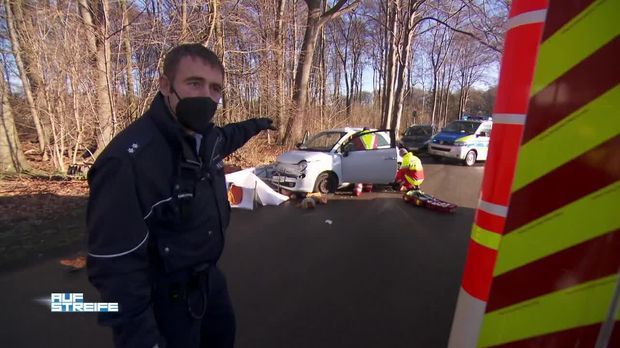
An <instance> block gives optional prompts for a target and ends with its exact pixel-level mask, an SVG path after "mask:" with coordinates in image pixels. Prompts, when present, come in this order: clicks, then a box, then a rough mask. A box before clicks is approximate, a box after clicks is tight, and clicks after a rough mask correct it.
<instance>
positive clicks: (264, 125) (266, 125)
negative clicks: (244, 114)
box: [256, 117, 278, 130]
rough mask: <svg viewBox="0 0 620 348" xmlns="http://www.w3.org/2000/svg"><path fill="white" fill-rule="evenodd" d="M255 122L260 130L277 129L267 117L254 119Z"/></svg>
mask: <svg viewBox="0 0 620 348" xmlns="http://www.w3.org/2000/svg"><path fill="white" fill-rule="evenodd" d="M256 124H258V128H259V129H260V130H267V129H270V130H277V129H278V128H276V126H274V125H273V120H272V119H270V118H268V117H260V118H257V119H256Z"/></svg>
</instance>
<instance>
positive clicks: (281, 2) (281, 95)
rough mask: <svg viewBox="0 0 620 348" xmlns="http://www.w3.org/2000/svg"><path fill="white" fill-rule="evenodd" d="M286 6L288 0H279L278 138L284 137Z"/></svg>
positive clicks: (277, 60) (277, 63)
mask: <svg viewBox="0 0 620 348" xmlns="http://www.w3.org/2000/svg"><path fill="white" fill-rule="evenodd" d="M285 7H286V0H278V12H277V22H278V24H277V27H276V32H275V39H276V55H275V56H276V69H277V71H278V117H277V120H276V123H277V124H278V126H279V130H278V132H279V134H278V139H282V137H284V127H282V126H283V125H284V113H285V96H286V95H285V93H284V85H285V81H284V70H285V69H286V65H285V63H284V24H283V17H284V9H285Z"/></svg>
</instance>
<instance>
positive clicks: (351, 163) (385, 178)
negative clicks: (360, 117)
mask: <svg viewBox="0 0 620 348" xmlns="http://www.w3.org/2000/svg"><path fill="white" fill-rule="evenodd" d="M360 136H361V137H365V138H364V139H363V140H362V138H360ZM397 151H398V150H397V149H396V141H395V137H394V132H393V131H391V130H377V131H371V132H367V133H365V134H362V135H360V134H356V135H353V136H352V137H351V139H349V140H348V141H347V143H346V144H344V145H343V146H342V150H341V152H342V180H341V181H342V182H350V183H368V184H389V183H392V182H394V177H395V175H396V170H397V169H398V168H397V166H398V164H397V157H398V156H397Z"/></svg>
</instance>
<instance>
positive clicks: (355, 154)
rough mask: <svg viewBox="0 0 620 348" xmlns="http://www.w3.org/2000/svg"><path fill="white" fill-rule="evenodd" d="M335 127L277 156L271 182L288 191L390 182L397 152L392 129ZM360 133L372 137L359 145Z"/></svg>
mask: <svg viewBox="0 0 620 348" xmlns="http://www.w3.org/2000/svg"><path fill="white" fill-rule="evenodd" d="M362 130H363V129H362V128H338V129H332V130H328V131H324V132H320V133H318V134H316V135H314V136H312V137H310V138H309V139H307V140H305V141H304V142H302V143H300V144H297V148H298V150H295V151H289V152H286V153H283V154H282V155H280V156H279V157H278V158H277V160H276V163H275V165H274V167H273V174H272V176H271V183H272V184H273V185H275V186H276V187H279V188H283V189H286V190H289V191H292V192H306V193H307V192H320V193H329V192H334V191H335V190H336V189H337V188H339V187H342V186H345V185H347V184H349V183H366V184H391V183H393V182H394V177H395V175H396V171H397V169H398V162H399V160H398V159H399V155H398V150H397V148H396V142H395V137H394V132H392V131H390V130H367V131H365V132H364V133H363V134H360V131H362ZM360 136H361V137H365V138H364V139H365V141H366V139H372V142H368V141H366V143H365V145H364V146H360V144H361V143H362V142H361V141H360V139H359V138H360Z"/></svg>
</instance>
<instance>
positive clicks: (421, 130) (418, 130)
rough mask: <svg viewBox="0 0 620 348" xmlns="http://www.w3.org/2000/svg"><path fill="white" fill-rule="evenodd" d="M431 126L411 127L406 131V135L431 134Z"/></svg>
mask: <svg viewBox="0 0 620 348" xmlns="http://www.w3.org/2000/svg"><path fill="white" fill-rule="evenodd" d="M431 133H432V132H431V127H410V128H409V129H407V132H405V136H408V137H410V136H422V135H428V136H430V135H431Z"/></svg>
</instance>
